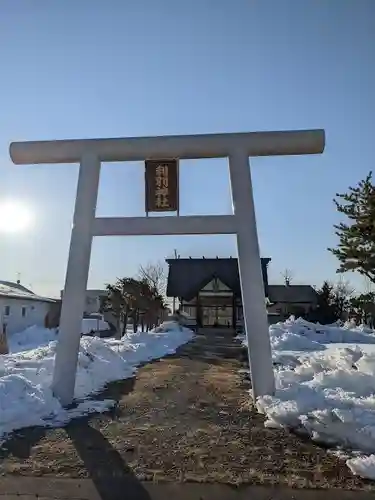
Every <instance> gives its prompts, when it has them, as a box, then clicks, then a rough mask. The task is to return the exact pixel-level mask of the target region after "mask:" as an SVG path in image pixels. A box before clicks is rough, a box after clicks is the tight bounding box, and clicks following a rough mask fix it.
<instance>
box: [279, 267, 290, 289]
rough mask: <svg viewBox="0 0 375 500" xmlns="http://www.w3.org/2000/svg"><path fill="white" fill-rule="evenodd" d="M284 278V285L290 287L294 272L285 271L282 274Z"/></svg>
mask: <svg viewBox="0 0 375 500" xmlns="http://www.w3.org/2000/svg"><path fill="white" fill-rule="evenodd" d="M281 275H282V277H283V278H284V284H285V285H287V286H288V285H290V284H291V283H292V280H293V272H292V271H291V270H290V269H284V271H283V272H282V273H281Z"/></svg>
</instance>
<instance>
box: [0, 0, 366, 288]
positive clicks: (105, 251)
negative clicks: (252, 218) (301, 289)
mask: <svg viewBox="0 0 375 500" xmlns="http://www.w3.org/2000/svg"><path fill="white" fill-rule="evenodd" d="M1 7H2V12H1V16H0V47H1V49H0V54H1V67H2V75H1V79H0V95H1V96H2V99H1V108H0V109H1V114H0V116H1V119H0V158H1V162H0V170H1V171H0V173H1V184H0V204H1V202H3V201H4V200H7V199H9V198H11V199H13V200H15V201H20V202H22V203H23V205H24V206H26V207H27V208H28V210H29V211H30V212H31V213H33V214H34V219H35V221H34V224H33V225H32V226H30V227H29V228H28V229H27V230H24V231H19V232H17V233H15V232H13V233H6V232H2V233H1V234H0V238H1V240H0V241H1V243H0V279H9V280H16V279H17V277H18V274H17V273H19V276H20V278H21V281H22V283H23V284H25V285H26V286H27V285H31V286H32V287H33V289H34V290H35V291H37V292H38V293H41V294H45V295H52V296H54V295H58V294H59V291H60V289H61V288H62V287H63V283H64V275H65V269H66V259H67V253H68V248H69V237H70V228H71V224H72V214H73V207H74V197H75V189H76V182H77V173H78V168H77V166H75V165H40V166H14V165H12V163H11V161H10V159H9V154H8V148H9V143H10V142H11V141H15V140H43V139H65V138H90V137H113V136H123V137H126V136H148V135H164V134H194V133H215V132H246V131H256V130H278V129H284V130H285V129H300V128H301V129H303V128H325V129H326V133H327V146H326V151H325V153H324V154H323V155H322V156H310V157H282V158H275V157H272V158H256V159H254V160H252V165H253V169H252V172H253V183H254V196H255V202H256V212H257V219H258V229H259V238H260V246H261V252H262V256H264V257H271V258H272V262H271V264H270V282H271V283H277V282H280V281H281V280H282V277H281V273H282V271H283V270H284V269H285V268H289V269H291V270H292V271H293V274H294V276H295V279H294V283H310V284H316V285H320V284H321V282H322V281H323V280H324V279H337V276H336V275H335V269H336V267H337V262H336V260H335V258H334V257H333V256H331V255H330V254H329V253H328V252H327V247H328V246H332V245H334V244H335V242H336V237H335V236H334V232H333V228H332V226H333V224H334V223H335V222H337V221H338V215H337V214H336V212H335V208H334V205H333V203H332V199H333V197H334V195H335V193H336V192H341V191H345V190H346V189H347V187H348V186H349V185H353V184H356V183H357V182H358V181H359V180H360V179H362V178H363V177H365V175H366V174H367V173H368V171H369V170H371V168H372V167H373V165H374V156H375V155H374V153H375V141H374V116H375V97H374V89H375V70H374V60H375V53H374V52H375V2H373V1H371V0H358V1H354V0H330V1H328V0H327V1H323V0H304V1H303V2H302V1H300V2H298V1H296V0H279V1H277V2H276V1H275V0H234V1H232V2H227V1H225V0H191V1H190V2H176V1H174V0H158V1H155V0H138V1H137V2H124V1H122V0H111V1H109V2H103V1H99V0H81V1H79V2H74V1H73V0H67V1H65V2H49V1H47V0H39V1H36V0H34V1H30V0H13V1H12V0H3V1H2V4H1ZM230 210H231V200H230V189H229V182H228V172H227V166H226V162H225V161H224V160H215V161H207V160H204V161H194V162H182V168H181V214H212V213H228V212H229V211H230ZM97 213H98V215H107V216H109V215H114V216H119V215H143V214H144V186H143V169H142V164H121V163H118V164H110V165H104V167H103V170H102V177H101V184H100V193H99V204H98V211H97ZM2 216H3V217H4V213H3V214H1V212H0V218H1V217H2ZM174 249H177V251H178V253H179V254H180V255H181V256H182V257H187V256H189V255H191V256H195V257H197V256H202V255H205V256H207V257H212V256H216V255H219V256H222V257H227V256H230V255H232V256H235V255H236V248H235V241H234V238H233V237H227V236H220V237H219V236H216V237H215V236H210V237H203V236H202V237H159V238H155V237H144V238H120V237H119V238H101V239H96V240H95V242H94V247H93V254H92V263H91V264H92V265H91V271H90V279H89V286H90V287H91V288H100V287H102V286H103V285H104V283H106V282H110V281H112V280H114V279H115V278H116V276H129V275H134V274H135V273H136V271H137V268H138V266H139V264H145V263H147V262H148V261H157V260H164V259H165V258H166V257H170V256H172V254H173V250H174ZM349 279H350V280H351V282H352V283H353V284H355V285H357V286H360V285H361V283H362V281H361V279H360V278H358V277H357V278H356V277H355V276H349Z"/></svg>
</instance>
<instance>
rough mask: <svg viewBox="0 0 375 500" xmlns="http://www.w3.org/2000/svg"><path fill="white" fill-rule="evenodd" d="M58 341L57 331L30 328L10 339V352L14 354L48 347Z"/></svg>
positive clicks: (36, 327)
mask: <svg viewBox="0 0 375 500" xmlns="http://www.w3.org/2000/svg"><path fill="white" fill-rule="evenodd" d="M56 339H57V330H56V329H51V330H50V329H48V328H40V327H39V326H30V327H29V328H26V330H24V331H23V332H20V333H14V334H13V335H10V336H9V337H8V346H9V350H10V352H12V353H16V352H19V351H27V350H30V349H35V348H36V347H40V346H45V345H48V344H49V343H50V342H52V341H53V340H56Z"/></svg>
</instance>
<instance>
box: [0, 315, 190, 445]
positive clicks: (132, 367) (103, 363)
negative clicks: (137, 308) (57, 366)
mask: <svg viewBox="0 0 375 500" xmlns="http://www.w3.org/2000/svg"><path fill="white" fill-rule="evenodd" d="M157 330H158V331H157V332H156V331H152V332H148V333H142V332H137V333H127V335H126V336H125V337H123V338H122V339H121V340H114V339H99V338H96V337H83V338H82V339H81V345H80V351H79V358H78V369H77V379H76V386H75V398H76V399H77V400H78V405H77V406H76V407H75V408H73V409H70V410H66V409H64V408H62V407H61V405H60V404H59V402H58V401H57V399H56V398H54V396H53V394H52V391H51V381H52V374H53V363H54V357H55V352H56V344H57V340H56V339H57V334H56V331H55V330H46V329H40V328H36V327H33V328H28V329H27V330H25V331H24V332H21V333H19V334H17V335H13V336H12V337H11V339H10V341H9V350H10V354H7V355H2V356H0V444H1V442H2V441H3V440H4V439H5V437H6V435H7V434H8V433H9V432H12V431H14V430H16V429H20V428H23V427H28V426H33V425H43V426H60V425H63V424H65V423H67V422H68V421H69V420H71V419H72V418H75V417H77V416H81V415H85V414H88V413H91V412H102V411H105V410H107V409H108V408H110V407H111V406H113V405H114V404H115V401H112V400H104V401H95V400H91V399H90V396H92V395H93V394H95V393H97V392H98V391H100V390H101V389H102V388H103V387H104V386H105V385H106V384H107V383H108V382H112V381H115V380H120V379H125V378H128V377H131V376H133V374H134V372H135V371H136V369H137V366H139V364H140V363H142V362H145V361H149V360H151V359H157V358H160V357H162V356H165V355H166V354H172V353H174V352H175V350H176V349H177V347H178V346H180V345H181V344H184V343H186V342H188V341H189V340H190V339H191V338H192V337H193V332H192V331H191V330H188V329H186V328H183V329H180V327H179V326H178V325H177V324H176V323H174V322H167V323H164V324H163V328H162V329H160V328H158V329H157ZM160 330H162V331H160Z"/></svg>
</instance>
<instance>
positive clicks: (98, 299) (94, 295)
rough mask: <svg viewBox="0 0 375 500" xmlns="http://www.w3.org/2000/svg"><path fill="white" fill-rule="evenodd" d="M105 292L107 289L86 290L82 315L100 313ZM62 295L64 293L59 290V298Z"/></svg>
mask: <svg viewBox="0 0 375 500" xmlns="http://www.w3.org/2000/svg"><path fill="white" fill-rule="evenodd" d="M107 293H108V292H107V290H100V289H95V290H94V289H92V290H86V298H85V308H84V312H83V313H84V315H85V316H89V315H91V314H97V313H100V309H101V304H102V300H103V297H106V296H107ZM63 295H64V290H61V292H60V296H61V299H62V297H63Z"/></svg>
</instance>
